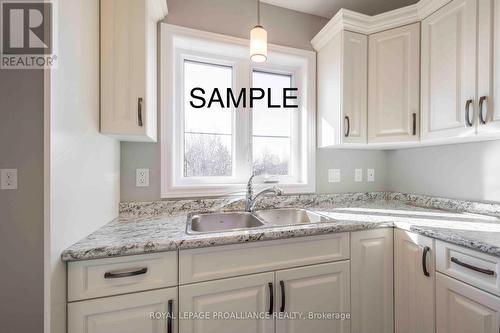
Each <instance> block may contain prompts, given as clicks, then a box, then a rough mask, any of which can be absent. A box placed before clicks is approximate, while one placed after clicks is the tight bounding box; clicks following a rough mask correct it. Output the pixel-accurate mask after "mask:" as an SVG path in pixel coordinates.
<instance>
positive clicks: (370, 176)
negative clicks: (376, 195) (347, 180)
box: [366, 169, 375, 183]
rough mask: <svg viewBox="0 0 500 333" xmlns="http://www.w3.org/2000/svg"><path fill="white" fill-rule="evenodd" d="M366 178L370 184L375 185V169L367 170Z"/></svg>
mask: <svg viewBox="0 0 500 333" xmlns="http://www.w3.org/2000/svg"><path fill="white" fill-rule="evenodd" d="M366 178H367V181H368V182H369V183H373V182H374V181H375V169H368V170H366Z"/></svg>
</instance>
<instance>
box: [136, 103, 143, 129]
mask: <svg viewBox="0 0 500 333" xmlns="http://www.w3.org/2000/svg"><path fill="white" fill-rule="evenodd" d="M143 103H144V99H143V98H142V97H139V99H138V100H137V123H138V124H139V127H142V126H143V123H142V104H143Z"/></svg>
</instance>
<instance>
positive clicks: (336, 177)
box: [328, 169, 340, 183]
mask: <svg viewBox="0 0 500 333" xmlns="http://www.w3.org/2000/svg"><path fill="white" fill-rule="evenodd" d="M328 182H329V183H340V169H328Z"/></svg>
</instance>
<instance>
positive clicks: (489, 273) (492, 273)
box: [451, 257, 495, 275]
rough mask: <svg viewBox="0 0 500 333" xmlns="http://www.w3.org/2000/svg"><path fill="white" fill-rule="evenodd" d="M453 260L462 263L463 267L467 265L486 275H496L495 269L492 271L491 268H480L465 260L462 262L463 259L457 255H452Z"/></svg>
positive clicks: (458, 263)
mask: <svg viewBox="0 0 500 333" xmlns="http://www.w3.org/2000/svg"><path fill="white" fill-rule="evenodd" d="M451 262H453V263H455V264H457V265H460V266H462V267H465V268H467V269H470V270H473V271H476V272H479V273H483V274H486V275H495V272H494V271H491V270H489V269H484V268H479V267H476V266H472V265H470V264H467V263H465V262H462V261H460V260H458V259H457V258H455V257H451Z"/></svg>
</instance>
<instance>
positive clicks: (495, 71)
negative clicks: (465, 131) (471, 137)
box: [477, 0, 500, 136]
mask: <svg viewBox="0 0 500 333" xmlns="http://www.w3.org/2000/svg"><path fill="white" fill-rule="evenodd" d="M478 1H479V34H478V36H479V40H478V89H477V90H478V96H479V98H483V99H484V97H486V99H484V101H483V103H482V108H480V109H479V110H478V113H479V112H481V118H480V120H479V125H478V132H479V134H480V135H485V136H490V135H499V134H500V105H498V103H497V101H498V99H499V98H500V47H499V46H500V4H499V3H498V2H497V1H494V0H478ZM481 120H482V121H481Z"/></svg>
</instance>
